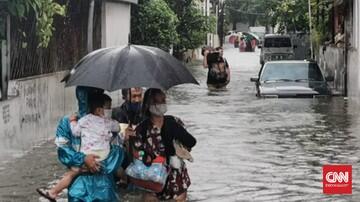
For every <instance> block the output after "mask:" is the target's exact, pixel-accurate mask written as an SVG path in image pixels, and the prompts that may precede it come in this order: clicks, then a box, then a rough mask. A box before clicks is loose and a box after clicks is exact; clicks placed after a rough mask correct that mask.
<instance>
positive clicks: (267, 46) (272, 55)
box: [259, 34, 297, 65]
mask: <svg viewBox="0 0 360 202" xmlns="http://www.w3.org/2000/svg"><path fill="white" fill-rule="evenodd" d="M259 48H261V52H260V64H261V65H264V64H265V63H266V62H268V61H274V60H293V59H294V58H295V57H294V48H297V47H296V46H294V47H293V46H292V43H291V39H290V36H288V35H279V34H267V35H265V37H264V40H263V43H262V45H259Z"/></svg>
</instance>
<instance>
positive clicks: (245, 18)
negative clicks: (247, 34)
mask: <svg viewBox="0 0 360 202" xmlns="http://www.w3.org/2000/svg"><path fill="white" fill-rule="evenodd" d="M226 10H227V15H228V20H229V21H230V22H233V23H237V22H246V23H249V25H250V26H255V25H265V26H267V25H270V26H272V27H275V26H276V25H278V26H279V31H280V32H284V31H306V30H309V26H308V3H307V1H306V0H266V1H264V0H228V1H226Z"/></svg>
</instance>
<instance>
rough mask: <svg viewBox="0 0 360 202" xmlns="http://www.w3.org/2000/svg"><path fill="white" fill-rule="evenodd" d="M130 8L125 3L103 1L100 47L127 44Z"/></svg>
mask: <svg viewBox="0 0 360 202" xmlns="http://www.w3.org/2000/svg"><path fill="white" fill-rule="evenodd" d="M130 6H131V4H129V3H126V2H108V1H103V12H102V13H103V17H102V47H112V46H120V45H127V44H128V38H129V33H130Z"/></svg>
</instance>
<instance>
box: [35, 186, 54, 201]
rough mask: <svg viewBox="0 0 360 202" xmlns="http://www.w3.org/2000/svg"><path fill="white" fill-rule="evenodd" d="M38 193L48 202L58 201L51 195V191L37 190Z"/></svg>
mask: <svg viewBox="0 0 360 202" xmlns="http://www.w3.org/2000/svg"><path fill="white" fill-rule="evenodd" d="M36 191H37V193H39V194H40V195H41V196H42V197H44V198H46V199H47V200H49V201H50V202H56V199H54V198H52V197H51V196H50V194H49V191H47V190H46V189H44V188H37V189H36Z"/></svg>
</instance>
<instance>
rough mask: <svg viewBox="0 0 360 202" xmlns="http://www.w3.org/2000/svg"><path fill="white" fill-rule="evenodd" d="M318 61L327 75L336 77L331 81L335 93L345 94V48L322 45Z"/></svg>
mask: <svg viewBox="0 0 360 202" xmlns="http://www.w3.org/2000/svg"><path fill="white" fill-rule="evenodd" d="M318 62H319V66H320V68H321V69H322V70H323V72H324V73H325V76H333V77H334V79H335V81H334V82H332V83H329V84H330V87H332V88H333V91H334V93H335V94H341V95H345V93H346V92H345V90H346V89H345V84H346V77H345V76H346V69H345V55H344V49H341V48H337V47H332V46H321V47H320V50H319V58H318Z"/></svg>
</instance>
